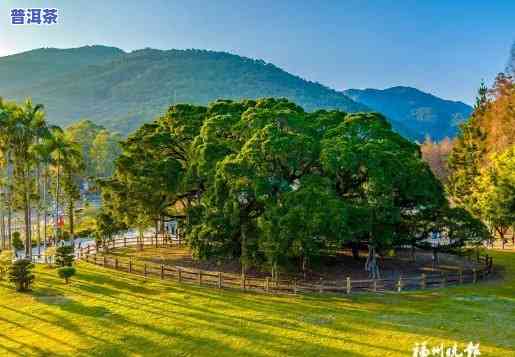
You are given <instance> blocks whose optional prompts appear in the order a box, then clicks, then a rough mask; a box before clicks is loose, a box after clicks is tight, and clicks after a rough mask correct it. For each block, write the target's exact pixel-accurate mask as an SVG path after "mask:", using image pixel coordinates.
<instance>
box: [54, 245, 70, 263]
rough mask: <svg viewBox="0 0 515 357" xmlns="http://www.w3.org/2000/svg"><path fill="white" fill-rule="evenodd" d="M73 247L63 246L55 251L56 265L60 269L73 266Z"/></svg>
mask: <svg viewBox="0 0 515 357" xmlns="http://www.w3.org/2000/svg"><path fill="white" fill-rule="evenodd" d="M73 258H74V256H73V247H72V246H69V245H68V246H62V247H58V248H57V249H56V251H55V264H56V265H57V266H60V267H65V266H69V267H71V266H72V264H73Z"/></svg>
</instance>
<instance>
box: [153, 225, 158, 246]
mask: <svg viewBox="0 0 515 357" xmlns="http://www.w3.org/2000/svg"><path fill="white" fill-rule="evenodd" d="M154 238H155V240H156V245H155V246H156V248H157V239H158V238H159V220H158V219H156V223H155V232H154Z"/></svg>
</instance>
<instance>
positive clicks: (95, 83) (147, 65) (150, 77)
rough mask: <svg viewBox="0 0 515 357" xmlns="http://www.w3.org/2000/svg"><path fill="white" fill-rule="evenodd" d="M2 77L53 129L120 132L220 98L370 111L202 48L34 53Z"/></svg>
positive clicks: (2, 67)
mask: <svg viewBox="0 0 515 357" xmlns="http://www.w3.org/2000/svg"><path fill="white" fill-rule="evenodd" d="M27 73H29V75H28V74H27ZM0 74H1V75H0V78H3V79H2V80H0V96H3V97H5V98H8V99H16V100H22V99H24V98H25V97H28V96H30V97H32V98H33V100H34V101H35V102H37V103H45V107H46V110H47V114H48V118H49V120H50V121H51V122H53V123H56V124H60V125H67V124H69V123H71V122H73V121H76V120H78V119H80V118H88V119H91V120H92V121H93V122H95V123H96V124H101V125H103V126H105V127H107V128H108V129H114V130H118V131H120V132H122V133H128V132H130V131H132V130H133V129H135V128H137V127H139V126H140V125H141V124H142V122H145V121H151V120H152V119H153V118H154V117H155V116H157V115H160V114H162V113H164V112H165V111H166V109H167V107H168V106H169V105H171V104H174V103H191V104H207V103H208V102H210V101H212V100H215V99H219V98H230V99H242V98H261V97H285V98H288V99H290V100H293V101H295V102H297V103H299V104H300V105H302V106H303V107H304V108H306V109H307V110H309V111H311V110H315V109H320V108H335V109H340V110H344V111H347V112H356V111H367V110H369V109H368V108H367V107H366V106H364V105H362V104H358V103H356V102H354V101H352V100H351V99H349V98H348V97H347V96H345V95H344V94H342V93H341V92H337V91H335V90H332V89H330V88H327V87H324V86H323V85H320V84H318V83H314V82H309V81H306V80H304V79H302V78H300V77H297V76H294V75H292V74H289V73H287V72H285V71H283V70H282V69H280V68H278V67H276V66H274V65H272V64H270V63H265V62H264V61H260V60H253V59H249V58H244V57H240V56H236V55H232V54H228V53H222V52H212V51H203V50H170V51H161V50H152V49H144V50H139V51H134V52H131V53H124V52H123V51H121V50H118V49H112V48H107V47H101V46H94V47H84V48H80V49H71V50H55V49H46V50H36V51H31V52H27V53H22V54H19V55H15V56H10V57H6V58H3V59H0Z"/></svg>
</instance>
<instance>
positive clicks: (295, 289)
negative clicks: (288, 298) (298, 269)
mask: <svg viewBox="0 0 515 357" xmlns="http://www.w3.org/2000/svg"><path fill="white" fill-rule="evenodd" d="M293 293H294V294H295V295H297V279H293Z"/></svg>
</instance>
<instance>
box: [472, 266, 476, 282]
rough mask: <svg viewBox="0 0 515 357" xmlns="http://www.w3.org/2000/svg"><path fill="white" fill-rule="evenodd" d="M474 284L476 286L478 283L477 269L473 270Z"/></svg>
mask: <svg viewBox="0 0 515 357" xmlns="http://www.w3.org/2000/svg"><path fill="white" fill-rule="evenodd" d="M472 282H473V283H474V284H475V283H476V282H477V271H476V268H474V269H472Z"/></svg>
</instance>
